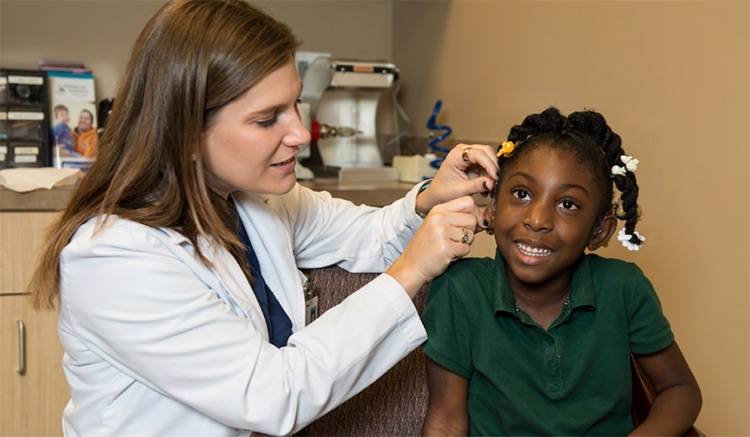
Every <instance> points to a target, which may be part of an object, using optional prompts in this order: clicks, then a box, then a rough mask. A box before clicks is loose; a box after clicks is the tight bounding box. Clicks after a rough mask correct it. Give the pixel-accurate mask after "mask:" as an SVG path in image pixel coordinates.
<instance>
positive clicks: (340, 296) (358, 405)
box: [297, 266, 429, 437]
mask: <svg viewBox="0 0 750 437" xmlns="http://www.w3.org/2000/svg"><path fill="white" fill-rule="evenodd" d="M309 277H310V278H312V279H313V281H314V285H313V289H314V290H315V291H316V292H317V295H318V312H319V313H320V314H322V313H323V312H325V311H326V310H328V309H329V308H331V307H333V306H335V305H337V304H339V303H340V302H341V301H343V300H344V299H345V298H346V297H347V296H349V295H350V294H352V293H353V292H355V291H357V290H359V289H360V288H362V287H364V286H365V285H366V284H367V283H368V282H370V281H372V280H373V279H375V277H377V274H374V273H349V272H347V271H346V270H344V269H342V268H340V267H336V266H332V267H326V268H323V269H314V270H311V271H310V272H309ZM428 288H429V285H425V286H424V287H422V289H421V290H420V291H419V293H418V294H417V296H416V297H415V299H414V305H415V306H416V307H417V311H418V312H419V314H422V311H423V310H424V301H425V297H426V295H427V290H428ZM427 401H428V391H427V376H426V374H425V364H424V353H423V352H422V348H417V349H416V350H414V351H413V352H411V353H410V354H409V355H407V356H406V358H404V359H403V360H401V361H400V362H399V363H398V364H396V365H395V366H394V367H393V368H391V369H390V370H389V371H388V372H386V374H385V375H383V376H382V377H381V378H380V379H378V380H377V381H375V383H373V384H372V385H370V386H369V387H367V388H366V389H365V390H363V391H362V392H361V393H359V394H357V395H356V396H354V397H353V398H351V399H349V400H348V401H346V402H345V403H343V404H342V405H340V406H339V407H338V408H336V409H334V410H333V411H331V412H330V413H328V414H327V415H325V416H324V417H322V418H320V419H318V420H317V421H316V422H314V423H312V424H310V425H309V426H307V427H306V428H304V429H303V430H301V431H300V432H299V433H297V435H298V436H310V437H313V436H363V437H367V436H373V437H374V436H419V435H421V433H422V424H423V422H424V416H425V414H426V413H427Z"/></svg>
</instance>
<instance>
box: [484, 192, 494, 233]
mask: <svg viewBox="0 0 750 437" xmlns="http://www.w3.org/2000/svg"><path fill="white" fill-rule="evenodd" d="M482 218H484V220H486V221H487V229H486V230H487V233H488V234H490V235H492V234H493V233H494V232H495V200H494V199H493V200H492V201H490V203H488V204H487V206H485V207H484V211H482Z"/></svg>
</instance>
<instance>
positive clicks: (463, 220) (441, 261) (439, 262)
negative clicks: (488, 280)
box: [386, 185, 481, 298]
mask: <svg viewBox="0 0 750 437" xmlns="http://www.w3.org/2000/svg"><path fill="white" fill-rule="evenodd" d="M430 188H432V185H430ZM430 188H428V189H430ZM422 194H424V193H422ZM480 217H481V212H480V211H479V208H478V207H477V205H476V204H475V203H474V199H472V198H471V197H468V196H464V197H459V198H458V199H454V200H451V201H449V202H447V203H442V204H439V205H437V206H435V207H434V208H432V210H431V211H430V213H429V214H428V215H427V217H426V218H425V220H424V222H423V223H422V225H421V226H420V227H419V229H418V230H417V232H416V233H415V234H414V237H413V238H412V240H411V242H410V243H409V244H408V245H407V246H406V249H404V252H403V253H402V254H401V256H399V257H398V258H397V259H396V261H394V262H393V264H392V265H391V266H390V267H389V268H388V270H386V273H387V274H388V275H390V276H391V277H393V278H394V279H396V281H398V282H399V283H400V284H401V286H402V287H404V289H405V290H406V292H407V293H409V296H411V297H412V298H413V297H414V296H415V295H416V294H417V292H418V291H419V289H420V288H422V285H424V284H425V283H426V282H429V281H432V280H433V279H435V278H436V277H437V276H439V275H441V274H442V273H443V272H444V271H445V269H447V268H448V265H449V264H450V263H451V261H453V260H455V259H458V258H461V257H463V256H466V255H467V254H468V253H469V245H470V244H471V243H472V242H473V241H474V234H475V233H476V232H478V231H479V230H480V228H479V226H478V225H477V223H478V221H479V219H480Z"/></svg>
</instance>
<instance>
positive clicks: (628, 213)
mask: <svg viewBox="0 0 750 437" xmlns="http://www.w3.org/2000/svg"><path fill="white" fill-rule="evenodd" d="M568 118H569V120H570V124H571V127H572V128H573V129H575V130H576V131H579V132H581V133H585V134H587V135H589V136H590V137H591V138H592V139H594V141H595V142H596V143H597V144H598V145H599V147H601V149H602V151H603V152H604V155H605V156H606V161H607V164H608V165H609V166H610V168H612V167H613V166H618V167H621V168H625V164H624V163H623V162H622V160H621V159H620V158H621V157H622V156H623V155H626V154H625V151H624V150H623V149H622V140H621V139H620V136H619V135H617V134H616V133H614V132H613V131H612V129H611V128H610V127H609V126H608V125H607V122H606V120H605V119H604V117H603V116H602V115H601V114H599V113H597V112H594V111H585V112H574V113H572V114H570V116H568ZM612 177H613V178H614V182H615V186H616V187H617V189H618V190H620V193H621V195H620V199H621V202H622V209H623V211H624V212H625V217H619V218H622V219H624V220H625V231H626V233H627V234H628V235H630V240H629V241H630V242H631V243H633V244H635V245H637V246H640V245H641V244H642V241H641V239H640V238H638V236H636V235H635V234H634V232H635V225H636V223H637V222H638V184H637V182H636V179H635V174H634V173H633V172H631V171H627V172H626V173H625V175H612Z"/></svg>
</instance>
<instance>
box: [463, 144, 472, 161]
mask: <svg viewBox="0 0 750 437" xmlns="http://www.w3.org/2000/svg"><path fill="white" fill-rule="evenodd" d="M469 150H471V147H467V148H465V149H464V153H462V154H461V158H463V160H464V162H471V160H470V159H469Z"/></svg>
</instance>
